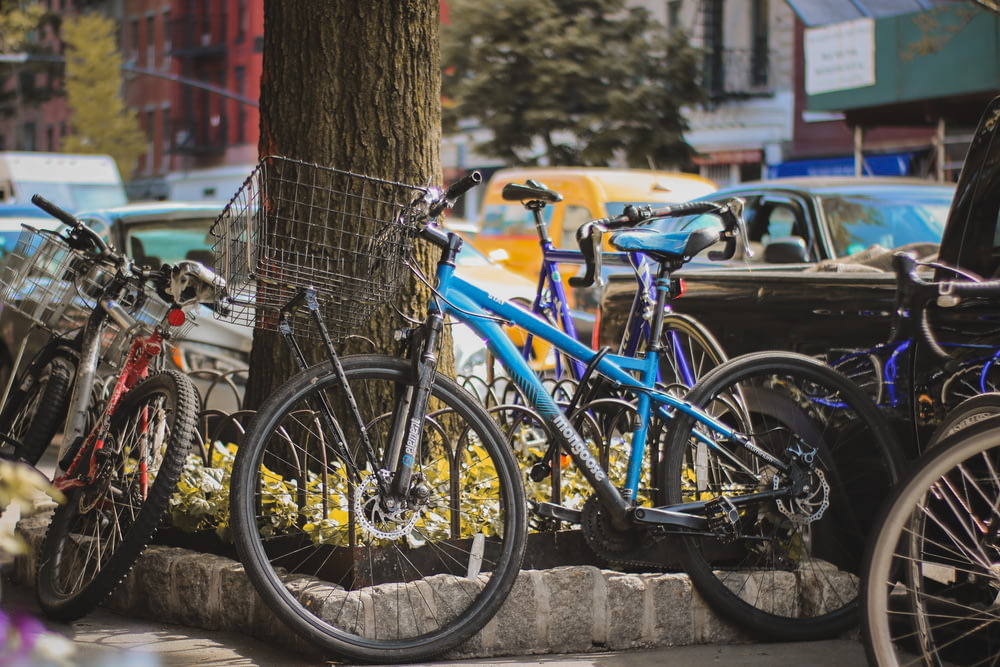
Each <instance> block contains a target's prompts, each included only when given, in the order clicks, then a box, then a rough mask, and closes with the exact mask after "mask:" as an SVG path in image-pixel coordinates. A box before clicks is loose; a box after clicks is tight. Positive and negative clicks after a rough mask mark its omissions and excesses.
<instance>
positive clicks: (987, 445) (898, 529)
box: [861, 416, 1000, 667]
mask: <svg viewBox="0 0 1000 667" xmlns="http://www.w3.org/2000/svg"><path fill="white" fill-rule="evenodd" d="M877 525H878V526H879V527H880V528H879V531H878V534H877V535H875V536H874V538H875V539H873V540H871V542H870V545H869V550H868V554H867V558H866V567H865V572H866V577H865V589H864V604H863V605H862V624H861V628H862V633H863V637H864V640H865V650H866V652H867V654H868V659H869V662H870V663H871V664H872V665H880V666H882V667H885V666H887V665H908V664H923V665H942V664H957V665H970V664H995V663H996V659H997V655H998V654H1000V602H998V597H997V591H1000V417H996V416H993V417H990V418H988V419H987V420H985V421H981V422H979V423H977V424H975V425H971V426H969V427H967V428H965V429H960V430H957V431H955V432H954V433H953V434H952V435H950V436H948V437H946V438H945V439H944V440H943V441H941V443H939V444H938V445H936V446H934V447H933V448H931V449H930V450H928V452H927V453H926V454H925V455H924V457H923V458H921V459H919V460H918V462H917V464H916V466H915V467H914V468H913V469H912V470H911V471H910V473H909V474H908V475H907V477H906V478H905V479H904V480H903V482H902V483H900V485H899V488H898V489H897V490H896V492H895V493H894V494H893V497H892V499H891V500H890V501H889V502H888V503H886V505H885V506H884V508H883V510H882V512H881V514H880V516H879V518H878V523H877Z"/></svg>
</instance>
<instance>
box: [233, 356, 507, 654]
mask: <svg viewBox="0 0 1000 667" xmlns="http://www.w3.org/2000/svg"><path fill="white" fill-rule="evenodd" d="M341 361H342V364H343V367H344V369H345V371H346V373H347V377H348V379H349V382H350V386H351V389H352V392H353V393H354V395H355V398H356V399H357V403H358V407H359V409H360V410H361V411H362V414H363V422H364V423H365V424H366V430H367V432H368V436H369V438H370V441H371V443H372V445H373V447H374V449H375V450H376V453H377V456H379V457H381V456H382V455H384V450H385V447H386V443H387V440H388V438H387V435H388V432H389V431H390V430H391V428H392V411H393V406H394V405H396V404H397V402H398V401H397V397H398V396H399V393H400V392H402V391H404V390H405V385H406V382H407V380H408V379H409V377H410V369H411V366H410V364H409V362H407V361H404V360H400V359H392V358H389V357H381V356H377V355H359V356H355V357H344V358H342V359H341ZM321 399H325V400H327V401H328V402H329V404H330V405H331V407H332V409H333V411H334V415H335V418H336V421H337V423H338V424H339V425H340V427H341V428H342V430H343V432H344V435H345V438H346V442H347V446H348V449H349V450H350V451H351V452H354V453H358V452H359V451H360V445H359V437H358V436H359V429H358V428H357V427H356V426H355V425H354V424H355V422H354V421H353V420H352V419H351V418H350V417H345V416H344V410H345V407H344V404H343V400H342V399H343V391H342V389H341V388H340V385H339V382H338V381H337V379H336V378H335V377H334V376H333V374H332V367H331V366H330V364H329V363H326V364H322V365H320V366H317V367H314V368H312V369H310V370H308V371H305V372H304V373H301V374H299V375H297V376H295V377H293V378H292V379H290V380H289V381H288V382H286V383H285V384H284V385H282V387H280V388H279V389H278V390H277V391H276V392H275V393H274V394H273V395H272V397H271V398H270V399H268V401H267V402H266V403H265V405H263V406H262V407H261V409H260V411H259V412H258V414H257V416H256V418H255V420H254V422H253V423H252V424H251V426H250V428H249V430H248V432H247V435H246V437H245V439H244V441H243V445H242V446H241V447H240V449H239V452H238V454H237V456H236V461H235V463H234V466H233V485H232V508H233V530H234V536H235V541H236V546H237V549H238V551H239V554H240V558H241V559H242V561H243V563H244V566H245V567H246V570H247V574H248V576H249V577H250V580H251V581H252V582H253V584H254V586H255V587H256V589H257V591H258V592H259V593H260V595H261V597H262V598H263V599H264V600H265V602H266V603H267V604H268V605H269V607H270V608H271V609H272V611H274V613H275V614H276V615H277V616H278V617H279V618H281V619H282V620H283V621H284V622H285V623H286V624H287V625H288V626H289V627H290V628H292V629H293V630H294V631H296V632H297V633H299V634H300V635H301V636H303V637H304V638H305V639H307V640H308V641H310V642H311V643H313V644H315V645H317V646H319V647H322V648H323V649H325V650H326V651H329V652H332V653H334V654H336V655H337V656H339V657H341V658H346V659H350V660H360V661H383V662H398V661H409V662H412V661H415V660H420V659H422V658H426V657H428V656H431V655H437V654H439V653H442V652H443V651H446V650H447V649H449V648H451V647H453V646H455V645H457V644H458V643H460V642H461V641H463V640H465V639H467V638H468V637H470V636H471V635H472V634H473V633H475V632H476V631H477V630H478V629H479V628H481V627H482V626H483V625H484V624H485V623H486V622H487V621H488V620H489V619H490V618H491V617H492V616H493V615H494V614H495V612H496V611H497V609H498V608H499V606H500V604H501V603H502V602H503V600H504V599H505V597H506V595H507V593H508V592H509V591H510V588H511V586H513V583H514V581H515V578H516V576H517V573H518V570H519V568H520V564H521V558H522V556H523V550H524V543H525V506H524V494H523V490H522V488H521V485H520V484H519V483H518V481H517V480H518V477H517V470H516V468H515V466H514V464H513V459H512V456H511V454H510V452H509V451H508V450H507V449H506V448H505V446H504V444H503V441H502V438H501V436H500V434H499V432H498V431H497V428H496V426H495V424H494V423H493V422H492V420H490V418H489V416H488V415H487V414H486V413H485V412H484V411H483V409H482V408H481V407H480V406H479V405H478V403H477V402H476V401H475V399H474V398H473V397H472V396H471V395H470V394H468V393H467V392H465V391H464V390H462V389H461V388H460V387H459V386H458V385H457V384H455V383H454V382H453V381H452V380H449V379H447V378H444V377H443V376H438V377H437V379H436V381H435V384H434V388H433V394H432V398H431V403H430V412H429V414H428V416H427V418H426V420H425V422H424V428H423V431H422V433H421V434H420V442H419V447H418V448H417V450H416V451H415V452H414V459H415V460H414V484H413V486H412V489H411V491H412V495H411V498H410V506H408V507H399V508H398V509H396V510H392V509H390V508H388V507H386V505H385V504H384V503H382V502H380V494H379V491H378V480H377V478H376V475H377V471H376V470H373V467H372V466H371V465H369V464H368V463H365V462H363V461H361V460H360V459H359V465H358V468H359V470H358V475H357V477H356V478H353V477H352V475H351V473H350V472H349V470H348V466H347V465H345V457H344V456H342V455H340V454H338V453H337V451H336V449H335V446H334V445H333V444H332V443H333V438H332V437H331V434H330V433H329V431H328V430H327V429H326V428H325V427H324V425H323V421H322V419H321V417H320V413H319V406H320V405H321Z"/></svg>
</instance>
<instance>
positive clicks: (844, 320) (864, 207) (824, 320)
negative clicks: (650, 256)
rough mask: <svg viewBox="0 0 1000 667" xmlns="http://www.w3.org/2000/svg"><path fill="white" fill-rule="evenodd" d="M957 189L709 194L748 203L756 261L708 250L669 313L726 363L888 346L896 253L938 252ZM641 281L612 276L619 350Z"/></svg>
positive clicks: (605, 332)
mask: <svg viewBox="0 0 1000 667" xmlns="http://www.w3.org/2000/svg"><path fill="white" fill-rule="evenodd" d="M954 193H955V186H954V185H952V184H945V183H934V182H930V181H926V180H919V179H899V178H878V177H874V178H872V177H869V178H822V177H810V178H794V179H777V180H772V181H763V182H754V183H743V184H740V185H738V186H733V187H728V188H723V189H720V190H718V191H717V192H715V193H713V194H711V195H709V196H707V197H705V199H710V200H713V201H723V200H726V199H729V198H732V197H741V198H742V199H744V200H745V202H746V209H745V218H746V222H747V231H748V236H749V241H750V247H751V250H752V251H753V256H752V257H746V256H744V255H743V252H742V248H740V249H739V250H738V252H737V256H736V257H734V258H733V259H732V260H731V261H728V262H711V261H709V260H708V259H707V252H705V253H702V255H701V256H700V257H698V258H696V260H695V261H693V262H691V263H690V264H688V265H687V266H686V267H685V268H684V269H683V270H682V271H679V272H677V274H676V276H677V277H679V278H682V279H683V284H684V293H683V295H682V296H681V297H680V298H678V299H675V300H674V303H673V308H674V309H675V310H677V311H679V312H682V313H686V314H689V315H693V316H694V317H697V318H698V319H699V320H701V321H702V322H703V323H704V324H705V325H707V326H708V328H709V329H710V330H711V331H712V332H713V333H714V334H715V335H716V337H717V338H718V339H719V341H720V342H721V343H722V346H723V348H725V350H726V352H727V353H728V354H730V355H736V354H740V353H743V352H748V351H751V350H760V349H789V350H798V351H802V352H806V353H813V354H817V353H825V352H826V351H827V350H829V349H830V348H831V347H856V346H863V345H866V344H870V343H871V342H872V341H875V342H877V341H881V340H885V338H886V336H887V334H888V328H889V316H890V313H891V310H892V300H893V292H892V286H893V284H894V282H893V281H894V278H893V274H892V273H891V272H890V271H889V268H890V266H889V262H890V259H891V255H892V251H894V250H899V249H903V250H911V251H914V252H916V253H917V254H918V255H920V256H924V257H927V256H931V255H933V254H934V253H936V252H937V249H938V244H939V243H940V242H941V237H942V233H943V230H944V227H945V221H946V219H947V216H948V210H949V206H950V205H951V201H952V198H953V196H954ZM665 222H666V223H667V224H666V225H663V226H661V228H663V229H664V230H665V231H669V230H682V229H686V228H690V227H693V226H698V225H703V224H716V223H715V221H714V219H711V218H710V217H709V216H689V217H686V218H677V219H674V220H669V221H665ZM633 294H634V281H633V280H632V278H631V276H628V275H613V276H611V277H610V281H609V284H608V287H607V289H606V290H605V292H604V295H603V297H602V303H601V307H600V324H599V327H598V328H599V331H598V333H597V336H598V340H599V341H600V342H601V343H602V344H612V345H613V344H614V343H615V342H616V341H617V340H619V339H620V336H621V329H622V326H623V325H624V322H625V319H626V317H627V316H628V311H629V308H630V306H631V304H632V297H633Z"/></svg>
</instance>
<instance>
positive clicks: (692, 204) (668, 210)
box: [649, 201, 723, 218]
mask: <svg viewBox="0 0 1000 667" xmlns="http://www.w3.org/2000/svg"><path fill="white" fill-rule="evenodd" d="M722 209H723V207H722V206H720V205H719V204H716V203H715V202H710V201H688V202H682V203H680V204H671V205H670V206H664V207H663V208H657V209H653V210H652V211H650V212H649V217H650V218H679V217H681V216H682V215H695V214H698V213H718V212H719V211H721V210H722Z"/></svg>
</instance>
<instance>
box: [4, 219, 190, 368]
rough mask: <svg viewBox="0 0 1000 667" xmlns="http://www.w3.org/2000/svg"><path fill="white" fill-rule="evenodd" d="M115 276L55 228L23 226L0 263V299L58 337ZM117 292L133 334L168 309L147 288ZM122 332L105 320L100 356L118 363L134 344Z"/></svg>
mask: <svg viewBox="0 0 1000 667" xmlns="http://www.w3.org/2000/svg"><path fill="white" fill-rule="evenodd" d="M114 278H115V269H114V267H112V266H110V265H108V264H106V263H104V262H100V261H95V259H94V257H92V256H88V255H87V254H86V253H83V252H81V251H79V250H74V249H73V248H71V247H70V246H69V244H67V243H66V240H65V239H64V238H63V237H62V236H61V235H60V234H59V233H58V232H55V231H52V230H39V229H35V228H34V227H31V226H29V225H22V230H21V234H20V236H18V239H17V243H16V244H15V246H14V249H13V250H12V251H11V252H10V254H8V255H7V256H6V257H4V259H3V262H2V263H0V302H2V303H3V304H4V307H5V308H10V309H12V310H15V311H17V312H19V313H20V314H21V315H23V316H24V317H26V318H27V319H28V320H30V321H31V322H32V323H33V324H34V325H36V326H38V327H41V328H43V329H45V330H46V331H47V332H48V333H49V334H50V335H53V336H55V335H62V334H66V333H69V332H71V331H73V330H76V329H79V328H81V327H82V326H83V325H84V323H85V322H86V321H87V318H88V317H89V316H90V313H91V312H92V311H93V310H94V308H95V307H96V306H97V300H98V299H99V298H100V297H102V296H104V295H105V292H106V291H107V289H108V288H109V286H110V285H111V283H112V282H113V281H114ZM116 296H119V297H124V299H122V298H120V299H119V301H122V300H124V301H125V303H124V304H122V305H124V306H125V308H126V310H127V311H128V312H129V314H130V315H131V316H132V317H133V318H134V319H135V320H136V327H134V328H133V329H132V331H133V333H136V332H142V333H148V332H150V331H152V329H153V327H155V326H156V325H157V324H159V323H160V322H161V321H162V320H163V318H164V317H166V314H167V311H168V310H169V309H170V305H169V304H168V303H166V302H165V301H164V300H163V299H161V298H159V297H158V296H156V295H155V294H153V293H152V292H151V291H149V290H139V291H134V290H132V291H130V292H129V294H127V295H116ZM123 333H124V332H122V330H121V328H120V327H119V326H118V324H116V323H115V322H109V323H108V325H107V326H106V327H105V329H104V332H103V339H102V341H101V357H102V358H103V359H104V360H105V361H106V362H108V363H110V364H111V365H113V366H116V367H117V366H118V365H119V364H120V363H121V361H122V359H123V357H124V354H125V352H127V351H128V348H129V346H130V345H131V342H132V340H131V339H132V337H131V336H125V335H123ZM175 333H177V332H176V331H175Z"/></svg>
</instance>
